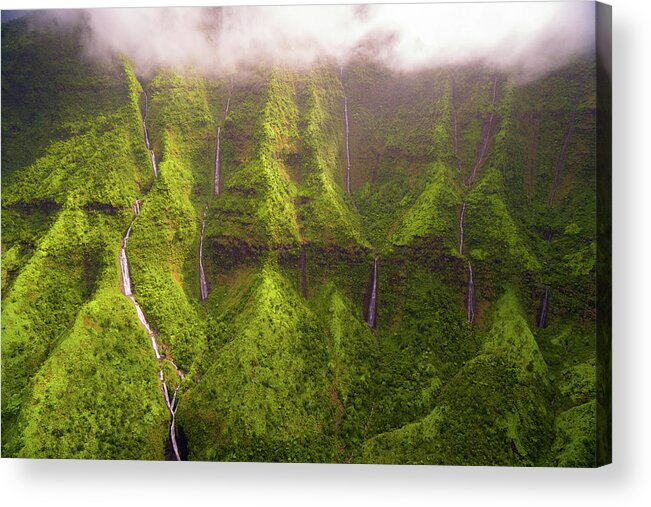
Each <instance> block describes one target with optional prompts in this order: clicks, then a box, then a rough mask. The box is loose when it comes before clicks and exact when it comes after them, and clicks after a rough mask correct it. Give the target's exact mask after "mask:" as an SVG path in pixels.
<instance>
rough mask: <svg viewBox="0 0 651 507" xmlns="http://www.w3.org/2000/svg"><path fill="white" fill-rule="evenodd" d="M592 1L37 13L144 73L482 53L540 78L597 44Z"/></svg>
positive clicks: (93, 50)
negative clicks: (79, 32)
mask: <svg viewBox="0 0 651 507" xmlns="http://www.w3.org/2000/svg"><path fill="white" fill-rule="evenodd" d="M593 10H594V5H593V4H592V3H590V2H571V3H569V2H568V3H565V2H541V3H537V2H536V3H531V2H523V3H510V2H509V3H485V4H465V3H448V4H425V5H423V4H421V5H416V4H412V5H357V6H341V5H337V6H284V7H283V6H280V7H272V6H258V7H216V8H141V9H87V10H67V11H39V13H38V15H37V16H35V17H34V20H35V21H33V23H34V24H35V25H42V24H44V23H46V24H51V23H54V24H55V26H59V27H70V26H74V27H78V26H79V25H80V24H81V25H83V26H84V30H83V33H84V43H85V44H84V46H85V48H86V51H87V53H88V55H90V56H91V57H94V58H106V57H110V56H112V55H115V54H126V55H127V56H129V57H130V58H131V59H132V60H133V61H134V63H135V65H136V68H137V70H138V71H139V72H141V73H148V72H149V71H151V69H153V68H155V67H160V66H170V67H174V68H185V67H194V68H198V69H199V70H201V71H203V72H205V73H208V74H223V73H230V72H236V71H238V70H241V69H242V68H245V67H251V66H258V65H263V64H264V65H289V66H292V67H306V66H309V65H311V64H313V63H315V62H317V61H322V60H334V61H336V62H337V63H340V64H343V63H345V62H346V61H347V60H348V59H350V58H351V57H358V56H364V57H368V58H372V59H375V60H377V61H379V62H380V63H383V64H384V65H386V66H388V67H390V68H392V69H394V70H397V71H408V70H417V69H423V68H428V67H430V68H431V67H437V66H442V65H450V64H458V63H468V62H479V63H483V64H485V65H488V66H490V67H495V68H498V69H500V70H509V71H515V72H517V73H519V74H520V76H521V77H523V78H531V77H536V76H538V75H540V74H543V73H545V72H547V71H549V70H552V69H554V68H557V67H559V66H562V65H563V64H565V63H566V62H567V61H568V60H570V59H571V58H572V57H574V56H576V55H578V54H581V53H585V52H586V51H588V50H590V49H591V48H592V47H593V45H594V42H593V41H594V30H593V23H592V22H591V20H593V19H594V16H593V14H592V11H593ZM145 34H146V35H145Z"/></svg>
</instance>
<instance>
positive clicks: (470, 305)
mask: <svg viewBox="0 0 651 507" xmlns="http://www.w3.org/2000/svg"><path fill="white" fill-rule="evenodd" d="M466 308H467V310H468V322H470V325H472V324H473V323H474V322H475V282H474V281H473V277H472V264H471V263H470V261H468V293H467V295H466Z"/></svg>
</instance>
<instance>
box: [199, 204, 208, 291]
mask: <svg viewBox="0 0 651 507" xmlns="http://www.w3.org/2000/svg"><path fill="white" fill-rule="evenodd" d="M207 211H208V207H207V206H206V207H205V208H204V209H203V219H202V220H201V235H200V236H199V297H200V298H201V301H205V300H206V299H208V284H207V283H206V272H205V271H204V267H203V235H204V232H205V231H206V212H207Z"/></svg>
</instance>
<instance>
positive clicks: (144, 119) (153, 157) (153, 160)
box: [142, 90, 158, 178]
mask: <svg viewBox="0 0 651 507" xmlns="http://www.w3.org/2000/svg"><path fill="white" fill-rule="evenodd" d="M142 93H143V94H144V95H145V113H144V114H143V116H142V129H143V131H144V132H145V145H146V146H147V149H148V150H149V158H150V159H151V166H152V168H153V169H154V178H158V166H156V155H154V150H152V149H151V144H150V142H149V130H148V129H147V113H148V111H149V99H148V98H147V92H146V91H145V90H143V91H142Z"/></svg>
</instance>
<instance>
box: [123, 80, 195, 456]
mask: <svg viewBox="0 0 651 507" xmlns="http://www.w3.org/2000/svg"><path fill="white" fill-rule="evenodd" d="M143 93H144V95H145V110H144V114H143V118H142V123H143V130H144V136H145V145H146V146H147V148H148V149H149V152H150V154H151V157H152V158H151V159H152V164H153V167H154V174H155V176H158V171H157V168H156V164H155V157H154V152H153V150H151V149H150V141H149V132H148V130H147V124H146V117H147V110H148V99H147V93H146V92H145V91H144V90H143ZM141 206H142V201H141V200H139V199H137V200H136V201H135V202H134V203H133V206H132V211H133V217H132V218H131V223H130V224H129V227H128V228H127V231H126V233H125V234H124V236H123V238H122V247H121V248H120V253H119V255H118V259H119V262H120V278H121V282H122V293H123V294H124V295H125V296H126V297H127V298H129V300H130V301H131V302H132V303H133V306H134V308H135V309H136V315H137V316H138V321H140V324H141V325H142V327H143V328H144V329H145V331H146V332H147V335H148V336H149V340H150V343H151V348H152V350H153V351H154V355H155V357H156V360H157V361H158V378H159V381H160V385H161V390H162V392H163V399H164V400H165V405H166V406H167V409H168V411H169V413H170V433H169V441H170V444H171V447H172V451H173V453H174V458H175V459H176V460H177V461H181V454H180V452H179V447H178V444H177V439H176V410H177V408H178V398H177V393H178V389H179V386H180V385H181V381H182V380H183V376H184V373H183V370H181V369H180V368H178V367H177V366H176V364H174V361H173V360H172V359H171V358H168V357H166V355H165V354H161V353H160V349H159V348H158V343H157V341H156V333H155V331H154V330H153V329H152V327H151V325H150V324H149V322H148V321H147V318H146V316H145V313H144V312H143V310H142V307H141V306H140V304H139V303H138V301H136V298H135V296H134V294H133V287H132V284H131V274H130V271H129V260H128V258H127V246H128V244H129V237H130V235H131V230H132V228H133V224H134V222H135V221H136V218H137V217H138V215H139V214H140V209H141ZM166 362H167V363H168V364H170V365H171V366H172V368H174V371H175V372H176V375H177V377H178V383H177V385H176V387H175V388H174V393H173V395H172V397H171V398H170V396H169V389H168V387H167V382H166V381H165V375H164V371H163V367H164V365H165V363H166Z"/></svg>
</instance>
